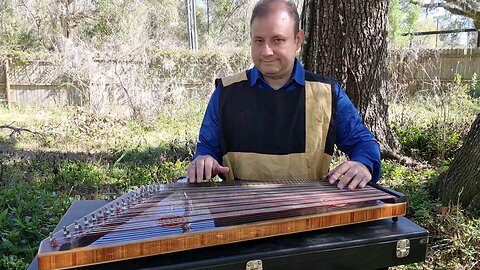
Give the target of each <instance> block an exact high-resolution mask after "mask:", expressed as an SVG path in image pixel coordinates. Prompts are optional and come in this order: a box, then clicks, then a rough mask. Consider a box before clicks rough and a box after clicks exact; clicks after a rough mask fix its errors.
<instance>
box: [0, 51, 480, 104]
mask: <svg viewBox="0 0 480 270" xmlns="http://www.w3.org/2000/svg"><path fill="white" fill-rule="evenodd" d="M163 61H164V62H165V59H164V60H163ZM167 62H168V61H167ZM197 62H203V61H197ZM242 63H243V64H242V65H237V66H236V67H235V69H229V70H227V69H225V68H223V67H224V66H225V65H228V63H227V64H226V63H225V62H222V63H217V62H216V60H214V61H213V64H212V63H210V65H208V66H202V65H201V64H200V65H192V66H189V67H188V68H189V69H190V72H185V69H186V67H180V68H182V69H179V71H178V72H177V71H175V72H174V71H172V68H171V67H169V65H167V64H163V66H165V67H162V68H160V69H158V65H157V69H156V70H155V71H154V72H153V71H149V68H151V67H152V64H146V63H140V62H122V63H118V62H114V61H97V62H96V63H95V65H94V66H93V67H92V68H83V71H82V72H83V73H82V75H81V76H78V74H72V72H71V70H65V66H62V65H59V64H58V63H53V62H50V61H45V60H33V61H27V62H15V61H8V60H5V61H4V62H3V63H2V64H1V65H0V100H1V101H2V102H3V104H6V105H8V106H10V105H21V106H54V105H55V106H65V105H76V106H83V105H91V103H93V102H98V101H99V100H102V102H106V103H112V104H125V103H127V102H129V100H128V98H129V94H130V96H131V95H135V93H139V92H142V91H143V90H144V89H142V88H143V87H144V86H145V85H149V88H150V89H162V91H164V90H165V89H166V88H169V87H170V88H171V87H176V86H182V87H186V88H190V89H194V90H193V91H205V90H204V89H210V90H211V88H212V86H211V85H212V80H213V79H214V77H217V76H222V75H225V74H227V73H232V72H236V71H238V70H240V69H244V68H246V67H247V66H248V64H249V63H248V57H247V58H246V60H243V62H242ZM215 65H217V66H215ZM160 66H162V65H160ZM220 66H222V67H220ZM222 68H223V69H222ZM195 69H197V70H201V72H197V73H195V72H193V71H192V70H195ZM167 73H169V74H170V75H168V74H167ZM172 74H176V75H175V76H173V75H172ZM207 74H209V75H207ZM389 74H390V77H389V81H390V84H392V83H393V84H398V85H406V87H403V88H401V87H400V88H399V87H397V86H395V85H394V86H392V85H391V88H395V89H398V91H408V94H410V95H413V94H415V93H416V92H417V91H421V90H425V89H429V88H431V87H432V84H434V83H435V82H440V83H446V82H447V83H448V82H453V80H454V77H455V74H459V75H460V76H461V78H462V79H463V80H471V79H472V77H473V76H474V74H477V75H479V76H480V49H478V48H470V49H448V50H429V51H395V52H391V54H390V57H389ZM172 76H173V77H172ZM179 78H182V79H179ZM150 81H154V82H152V83H150ZM172 83H173V86H172ZM202 89H203V90H202ZM405 89H406V90H405ZM129 92H130V93H129ZM207 94H208V93H207Z"/></svg>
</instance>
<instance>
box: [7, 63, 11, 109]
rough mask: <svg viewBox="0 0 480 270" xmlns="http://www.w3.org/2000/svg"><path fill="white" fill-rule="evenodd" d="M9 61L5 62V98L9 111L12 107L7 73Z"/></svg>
mask: <svg viewBox="0 0 480 270" xmlns="http://www.w3.org/2000/svg"><path fill="white" fill-rule="evenodd" d="M8 64H9V60H8V58H7V59H6V60H5V98H6V99H7V108H8V109H9V110H10V107H11V106H12V101H11V97H10V80H9V78H8V73H9V67H8Z"/></svg>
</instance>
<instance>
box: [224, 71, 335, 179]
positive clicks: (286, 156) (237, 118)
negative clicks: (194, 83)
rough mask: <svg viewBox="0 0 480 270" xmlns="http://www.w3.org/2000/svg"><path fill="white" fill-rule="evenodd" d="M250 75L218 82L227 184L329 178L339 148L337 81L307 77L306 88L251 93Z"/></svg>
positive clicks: (309, 75)
mask: <svg viewBox="0 0 480 270" xmlns="http://www.w3.org/2000/svg"><path fill="white" fill-rule="evenodd" d="M249 72H250V71H249V70H248V71H246V72H242V73H239V74H236V75H233V76H230V77H226V78H223V79H222V80H217V86H220V87H221V89H220V100H219V116H220V141H221V150H222V158H223V165H224V166H228V167H229V168H230V172H229V173H228V174H226V175H225V177H226V179H227V180H232V179H243V180H298V179H301V180H317V179H320V178H321V177H322V176H323V175H324V174H326V173H327V172H328V167H329V164H330V160H331V156H332V154H333V147H334V142H335V121H334V120H335V113H336V107H335V105H336V93H335V88H334V85H333V83H334V82H333V81H331V80H328V79H326V78H324V77H321V76H319V75H317V74H314V73H310V72H306V73H305V87H298V89H294V90H289V91H286V90H277V91H269V90H263V89H258V88H256V87H251V86H250V83H249V80H248V77H249Z"/></svg>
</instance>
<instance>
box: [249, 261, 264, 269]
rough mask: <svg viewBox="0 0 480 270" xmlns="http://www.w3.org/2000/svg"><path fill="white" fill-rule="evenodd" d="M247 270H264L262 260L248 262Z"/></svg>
mask: <svg viewBox="0 0 480 270" xmlns="http://www.w3.org/2000/svg"><path fill="white" fill-rule="evenodd" d="M245 269H246V270H263V263H262V260H251V261H248V262H247V267H246V268H245Z"/></svg>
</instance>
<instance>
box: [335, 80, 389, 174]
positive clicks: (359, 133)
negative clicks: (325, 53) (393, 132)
mask: <svg viewBox="0 0 480 270" xmlns="http://www.w3.org/2000/svg"><path fill="white" fill-rule="evenodd" d="M335 90H336V93H337V116H336V123H337V130H336V144H337V147H338V148H339V149H340V150H341V151H342V152H344V153H345V154H347V155H348V157H349V158H350V160H354V161H358V162H361V163H362V164H364V165H365V166H367V168H369V169H370V172H371V173H372V181H373V182H374V183H376V182H377V181H378V180H379V179H380V177H381V173H380V147H379V145H378V143H377V141H376V140H375V138H374V137H373V134H372V133H371V132H370V131H369V130H368V129H367V127H366V126H365V125H364V124H363V120H362V117H361V116H360V114H359V113H358V111H357V109H356V108H355V106H354V105H353V104H352V102H351V101H350V99H349V98H348V96H347V94H346V93H345V91H343V89H342V88H341V87H340V85H339V84H338V83H336V84H335Z"/></svg>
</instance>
